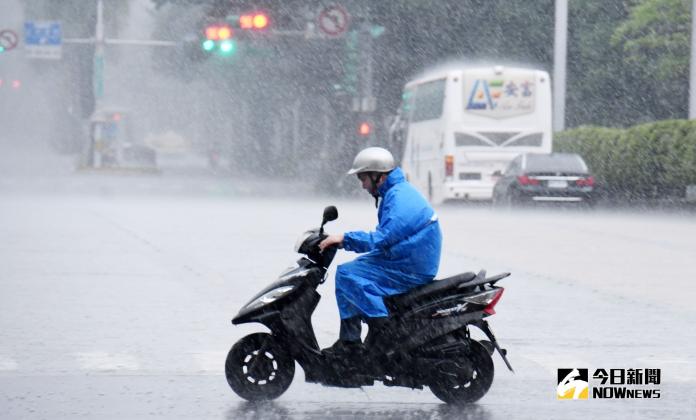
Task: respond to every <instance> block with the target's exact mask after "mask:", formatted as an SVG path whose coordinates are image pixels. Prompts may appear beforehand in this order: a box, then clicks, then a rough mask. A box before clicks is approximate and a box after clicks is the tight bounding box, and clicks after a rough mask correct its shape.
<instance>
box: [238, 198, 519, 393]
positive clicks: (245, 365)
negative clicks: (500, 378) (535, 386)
mask: <svg viewBox="0 0 696 420" xmlns="http://www.w3.org/2000/svg"><path fill="white" fill-rule="evenodd" d="M337 218H338V211H337V210H336V207H333V206H330V207H327V208H326V209H324V217H323V220H322V224H321V228H319V229H315V230H310V231H307V232H305V233H304V234H303V235H302V236H301V237H300V238H299V240H298V241H297V243H296V245H295V250H296V251H297V252H299V253H300V254H304V257H302V258H300V259H299V260H298V261H297V267H293V268H290V269H288V270H286V271H285V272H284V273H282V274H281V275H280V277H279V278H278V280H277V281H276V282H274V283H273V284H271V285H270V286H268V287H266V288H265V289H263V290H262V291H261V292H260V293H258V294H257V295H256V296H254V297H253V298H252V299H251V301H249V303H247V304H246V305H244V306H243V307H242V309H241V310H240V311H239V313H238V314H237V316H236V317H235V318H234V319H233V320H232V323H233V324H235V325H237V324H244V323H248V322H259V323H261V324H263V325H265V326H266V327H268V329H269V330H270V331H271V333H270V334H268V333H256V334H250V335H247V336H246V337H243V338H242V339H240V340H239V341H238V342H237V343H235V344H234V346H232V349H231V350H230V352H229V354H228V355H227V360H226V361H225V375H226V377H227V382H228V383H229V385H230V387H232V389H233V390H234V392H236V393H237V394H238V395H239V396H241V397H242V398H244V399H247V400H249V401H256V400H270V399H274V398H277V397H278V396H280V395H281V394H282V393H283V392H285V390H286V389H287V388H288V387H289V386H290V383H291V382H292V379H293V376H294V374H295V361H297V362H298V363H299V364H300V366H302V368H303V369H304V371H305V378H306V380H307V382H317V383H321V384H323V385H327V386H339V387H360V386H366V385H373V383H374V381H375V380H377V381H382V382H383V383H384V385H387V386H405V387H410V388H418V389H422V388H423V386H428V387H430V390H431V391H432V392H433V393H434V394H435V396H437V397H438V398H439V399H441V400H442V401H444V402H446V403H450V404H461V403H470V402H474V401H476V400H478V399H480V398H481V397H483V396H484V395H485V394H486V392H487V391H488V389H489V388H490V386H491V384H492V383H493V360H492V358H491V356H492V354H493V352H494V351H496V350H497V351H498V353H499V354H500V355H501V356H502V358H503V360H504V361H505V364H506V365H507V367H508V368H509V369H510V370H511V371H512V367H511V366H510V363H509V362H508V360H507V358H506V351H505V350H503V349H501V348H500V347H499V345H498V343H497V341H496V339H495V336H494V335H493V332H492V331H491V329H490V327H489V326H488V322H486V320H485V318H487V317H488V316H490V315H493V314H494V313H495V310H494V307H495V305H496V304H497V303H498V301H499V299H500V297H501V295H502V294H503V290H504V289H503V288H502V287H497V286H495V283H496V282H498V281H499V280H501V279H503V278H505V277H507V276H509V275H510V274H509V273H503V274H499V275H496V276H493V277H489V278H486V273H485V271H481V272H480V273H478V274H474V273H463V274H458V275H456V276H453V277H449V278H446V279H442V280H435V281H433V282H431V283H429V284H427V285H424V286H421V287H418V288H416V289H414V290H412V291H409V292H408V293H405V294H401V295H396V296H390V297H387V298H385V304H386V306H387V308H388V309H389V313H390V315H389V317H388V321H387V322H386V324H385V325H384V326H382V327H381V329H380V330H379V331H380V333H379V335H377V337H376V338H375V339H374V340H373V341H374V342H373V343H369V346H368V347H367V349H366V350H365V354H361V355H360V357H359V361H358V362H356V359H355V358H351V357H340V356H336V355H335V354H334V353H330V352H328V353H327V352H322V351H321V350H320V348H319V345H318V343H317V340H316V337H315V335H314V330H313V328H312V323H311V315H312V312H314V309H315V308H316V306H317V304H318V303H319V299H320V296H319V294H318V293H317V291H316V289H317V287H318V286H319V285H320V284H322V283H324V281H325V280H326V272H327V269H328V267H329V265H330V264H331V261H332V260H333V258H334V256H335V254H336V250H337V248H336V247H331V248H327V249H326V250H324V252H323V253H322V252H320V250H319V246H318V245H319V243H320V242H321V241H322V240H323V239H324V238H325V237H326V235H325V234H324V225H325V224H326V222H328V221H332V220H336V219H337ZM470 326H474V327H478V328H479V329H481V331H483V333H484V334H485V335H486V336H487V337H488V339H489V340H490V341H488V340H481V341H476V340H474V339H472V338H471V336H470V335H469V327H470Z"/></svg>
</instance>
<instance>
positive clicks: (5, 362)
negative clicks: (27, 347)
mask: <svg viewBox="0 0 696 420" xmlns="http://www.w3.org/2000/svg"><path fill="white" fill-rule="evenodd" d="M5 370H17V362H16V361H15V360H14V359H11V358H9V357H7V356H3V355H1V354H0V371H5Z"/></svg>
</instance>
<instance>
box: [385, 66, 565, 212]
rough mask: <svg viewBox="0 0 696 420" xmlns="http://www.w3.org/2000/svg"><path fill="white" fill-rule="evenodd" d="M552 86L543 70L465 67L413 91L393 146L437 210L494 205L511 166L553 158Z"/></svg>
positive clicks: (425, 80) (406, 97)
mask: <svg viewBox="0 0 696 420" xmlns="http://www.w3.org/2000/svg"><path fill="white" fill-rule="evenodd" d="M550 85H551V81H550V79H549V75H548V73H546V72H544V71H541V70H533V69H524V68H511V67H503V66H489V67H471V68H468V67H460V68H452V69H446V70H440V71H435V72H432V73H428V74H427V75H426V76H423V77H420V78H418V79H415V80H412V81H410V82H409V83H407V84H406V86H405V88H404V92H403V103H402V105H401V109H400V111H399V114H398V115H397V118H396V120H395V122H394V124H393V125H392V127H391V129H390V131H391V133H390V134H391V137H392V138H391V141H392V142H397V143H402V144H403V157H402V160H401V166H402V168H403V170H404V172H405V173H406V176H407V178H408V180H409V181H410V182H411V183H412V184H413V185H414V186H416V188H418V189H419V190H420V191H421V192H422V193H423V195H424V196H425V197H427V198H428V199H429V200H430V201H431V202H432V203H434V204H439V203H442V202H443V201H447V200H490V199H491V198H492V194H493V185H494V184H495V182H496V180H497V179H498V177H499V176H500V175H501V173H502V171H503V170H504V168H505V167H506V166H507V164H508V163H509V162H510V161H511V160H512V159H514V158H515V156H517V155H519V154H520V153H524V152H537V153H550V152H551V86H550Z"/></svg>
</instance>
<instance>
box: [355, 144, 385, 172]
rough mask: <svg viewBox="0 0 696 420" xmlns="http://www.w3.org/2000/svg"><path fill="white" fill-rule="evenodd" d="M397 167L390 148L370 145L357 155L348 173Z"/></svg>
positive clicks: (379, 170) (381, 170)
mask: <svg viewBox="0 0 696 420" xmlns="http://www.w3.org/2000/svg"><path fill="white" fill-rule="evenodd" d="M395 167H396V165H395V164H394V156H392V154H391V152H389V150H387V149H383V148H381V147H368V148H367V149H363V150H361V151H360V153H358V154H357V155H356V156H355V160H353V167H352V168H350V171H348V175H353V174H361V173H363V172H390V171H391V170H392V169H394V168H395Z"/></svg>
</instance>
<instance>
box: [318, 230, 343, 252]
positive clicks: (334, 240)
mask: <svg viewBox="0 0 696 420" xmlns="http://www.w3.org/2000/svg"><path fill="white" fill-rule="evenodd" d="M332 245H338V247H339V248H343V234H340V235H329V236H327V237H326V238H325V239H324V240H323V241H321V242H320V243H319V249H320V250H321V252H324V250H325V249H326V248H328V247H330V246H332Z"/></svg>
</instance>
